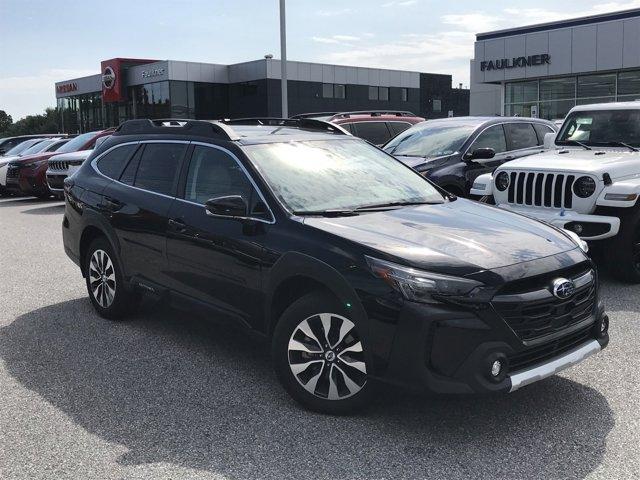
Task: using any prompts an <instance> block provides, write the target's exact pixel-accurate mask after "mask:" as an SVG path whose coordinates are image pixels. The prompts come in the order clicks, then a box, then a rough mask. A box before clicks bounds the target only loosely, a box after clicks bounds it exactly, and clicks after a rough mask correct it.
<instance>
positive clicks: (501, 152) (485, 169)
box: [465, 125, 512, 187]
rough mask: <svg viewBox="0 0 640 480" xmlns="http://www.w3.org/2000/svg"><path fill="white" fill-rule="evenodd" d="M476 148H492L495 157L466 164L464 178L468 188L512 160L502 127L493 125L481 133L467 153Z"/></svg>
mask: <svg viewBox="0 0 640 480" xmlns="http://www.w3.org/2000/svg"><path fill="white" fill-rule="evenodd" d="M478 148H493V150H494V151H495V152H496V155H495V156H494V157H493V158H489V159H485V160H481V159H479V160H472V161H471V162H469V163H468V164H467V168H466V172H465V177H466V183H467V186H468V187H471V185H473V182H474V181H475V179H476V178H477V177H479V176H480V175H482V174H484V173H490V172H493V171H494V170H495V169H496V168H498V167H499V166H500V165H502V164H503V163H504V162H506V161H509V160H511V159H512V158H510V157H511V155H510V152H508V151H507V138H506V135H505V131H504V127H503V126H502V125H493V126H491V127H489V128H487V129H485V130H484V131H482V132H481V133H480V134H479V135H478V136H477V137H476V139H475V140H474V141H473V143H472V144H471V146H470V147H469V149H468V150H467V152H468V153H471V152H473V151H474V150H476V149H478Z"/></svg>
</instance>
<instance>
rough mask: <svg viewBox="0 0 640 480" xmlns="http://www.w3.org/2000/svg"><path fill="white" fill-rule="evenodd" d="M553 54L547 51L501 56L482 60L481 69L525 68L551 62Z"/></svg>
mask: <svg viewBox="0 0 640 480" xmlns="http://www.w3.org/2000/svg"><path fill="white" fill-rule="evenodd" d="M550 60H551V56H550V55H549V54H547V53H542V54H540V55H529V56H528V57H513V58H499V59H497V60H488V61H483V62H480V70H482V71H483V72H484V71H487V70H504V69H508V68H524V67H532V66H536V65H545V64H548V63H550Z"/></svg>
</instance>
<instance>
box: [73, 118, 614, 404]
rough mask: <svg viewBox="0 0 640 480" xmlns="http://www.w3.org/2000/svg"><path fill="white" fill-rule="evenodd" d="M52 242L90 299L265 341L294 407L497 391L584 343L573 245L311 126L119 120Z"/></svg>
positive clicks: (583, 299) (585, 285)
mask: <svg viewBox="0 0 640 480" xmlns="http://www.w3.org/2000/svg"><path fill="white" fill-rule="evenodd" d="M64 189H65V212H64V219H63V223H62V233H63V239H64V249H65V252H66V253H67V255H68V256H69V257H70V258H71V259H72V260H73V261H74V262H75V263H77V264H78V265H79V267H80V271H81V272H82V275H83V276H84V277H85V279H86V285H87V291H88V295H89V298H90V300H91V303H92V304H93V307H94V308H95V310H96V311H97V312H98V313H99V314H100V315H102V316H104V317H106V318H122V317H124V316H127V315H129V314H131V311H132V308H133V306H134V305H135V304H136V302H137V300H138V298H139V296H140V294H141V292H148V293H150V294H153V295H157V296H161V297H163V298H165V299H166V300H167V301H168V302H170V303H172V304H173V305H176V306H180V307H181V308H190V309H201V310H203V311H205V312H208V315H211V314H212V313H211V312H215V314H214V315H215V317H216V318H219V319H228V320H229V321H231V322H234V323H235V324H236V325H238V326H242V327H246V328H248V329H250V330H253V331H255V332H258V333H260V334H262V335H264V336H265V337H267V338H269V339H270V342H271V352H272V355H273V364H274V367H275V370H276V373H277V376H278V378H279V379H280V381H281V382H282V384H283V386H284V388H285V389H286V390H287V391H288V392H289V394H291V396H292V397H293V398H295V399H296V400H297V401H299V402H301V403H302V404H303V405H305V406H306V407H308V408H311V409H314V410H318V411H323V412H330V413H342V412H345V411H348V410H350V409H353V408H356V407H358V406H361V405H363V404H364V403H365V402H366V401H367V399H368V398H369V396H370V395H371V393H372V387H373V380H374V379H375V380H381V381H385V382H389V383H391V384H393V385H404V386H410V387H414V388H424V389H427V390H430V391H434V392H439V393H482V392H509V391H514V390H517V389H518V388H520V387H522V386H524V385H527V384H529V383H532V382H534V381H537V380H540V379H542V378H545V377H547V376H549V375H552V374H554V373H555V372H557V371H559V370H561V369H562V368H565V367H568V366H570V365H573V364H575V363H578V362H579V361H581V360H582V359H584V358H586V357H587V356H588V355H591V354H593V353H596V352H598V351H599V350H600V349H601V348H603V347H605V346H606V345H607V342H608V334H607V328H608V319H607V317H606V315H605V314H604V311H603V306H602V304H601V303H600V301H599V300H598V299H599V296H598V281H597V274H596V271H595V269H594V266H593V264H592V262H591V260H590V259H589V257H588V256H587V255H586V254H585V251H584V250H583V248H585V246H584V245H583V242H581V241H580V240H579V239H578V237H577V236H576V235H575V234H572V233H570V232H564V231H562V230H559V229H557V228H555V227H552V226H549V225H545V224H543V223H540V222H538V221H536V220H532V219H529V218H527V217H524V216H521V215H517V214H513V213H510V212H506V211H502V210H500V209H497V208H495V207H492V206H487V205H483V204H481V203H478V202H472V201H469V200H465V199H460V198H457V197H455V196H452V195H445V194H443V193H441V191H440V190H438V189H436V188H435V187H434V186H433V185H432V184H431V183H430V182H428V181H427V180H425V179H424V178H423V177H421V176H420V175H419V174H418V173H416V172H415V171H414V170H412V169H410V168H408V167H406V166H405V165H403V164H402V163H401V162H398V161H397V160H396V159H394V158H393V157H392V156H390V155H388V154H386V153H385V152H383V151H382V150H380V149H378V148H375V147H374V146H372V145H370V144H369V143H367V142H366V141H364V140H362V139H359V138H356V137H353V136H350V135H347V134H345V133H344V131H343V130H342V129H339V128H337V127H336V126H335V125H332V124H330V123H327V122H320V121H314V120H309V119H300V120H291V119H283V120H274V119H271V120H265V119H261V120H259V121H251V120H245V121H244V122H230V123H229V124H225V123H219V122H206V121H196V120H184V121H181V122H175V121H174V122H172V123H171V122H163V121H151V120H131V121H128V122H125V123H123V124H122V125H121V126H120V127H119V128H118V130H117V131H116V132H115V133H114V134H113V135H112V137H111V138H110V139H109V140H107V141H106V142H104V143H103V144H102V145H101V146H100V147H99V148H98V149H96V150H95V151H94V152H93V153H92V154H91V156H90V157H89V158H88V159H87V161H86V162H84V163H83V164H82V166H81V167H80V169H79V170H78V171H77V172H76V173H75V174H74V175H73V176H72V177H69V178H67V179H66V180H65V186H64Z"/></svg>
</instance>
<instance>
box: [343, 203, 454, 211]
mask: <svg viewBox="0 0 640 480" xmlns="http://www.w3.org/2000/svg"><path fill="white" fill-rule="evenodd" d="M440 203H442V202H387V203H377V204H373V205H362V206H361V207H356V208H354V209H353V211H354V212H367V211H375V210H386V209H389V208H394V207H408V206H411V205H438V204H440Z"/></svg>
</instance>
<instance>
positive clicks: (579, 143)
mask: <svg viewBox="0 0 640 480" xmlns="http://www.w3.org/2000/svg"><path fill="white" fill-rule="evenodd" d="M561 141H562V142H563V143H569V144H570V145H578V146H580V147H582V148H584V149H585V150H593V149H592V148H591V147H590V146H589V145H587V144H585V143H582V142H579V141H578V140H561Z"/></svg>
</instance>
